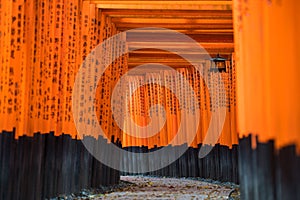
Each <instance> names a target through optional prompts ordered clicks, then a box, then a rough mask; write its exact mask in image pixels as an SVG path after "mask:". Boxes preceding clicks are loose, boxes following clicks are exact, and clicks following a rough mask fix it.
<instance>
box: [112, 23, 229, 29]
mask: <svg viewBox="0 0 300 200" xmlns="http://www.w3.org/2000/svg"><path fill="white" fill-rule="evenodd" d="M148 26H149V24H145V23H120V24H116V27H117V28H118V30H120V29H124V28H127V29H133V28H144V27H148ZM150 26H151V27H160V28H169V29H187V30H188V29H190V30H201V29H205V30H207V29H212V30H214V29H230V30H233V24H193V23H190V24H166V23H153V24H150Z"/></svg>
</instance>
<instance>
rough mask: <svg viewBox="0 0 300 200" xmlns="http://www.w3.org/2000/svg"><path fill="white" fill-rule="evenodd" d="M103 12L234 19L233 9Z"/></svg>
mask: <svg viewBox="0 0 300 200" xmlns="http://www.w3.org/2000/svg"><path fill="white" fill-rule="evenodd" d="M101 11H102V13H103V14H105V15H108V16H110V17H131V18H140V17H148V18H158V17H163V18H172V19H174V18H187V19H189V18H192V19H195V18H196V19H232V18H233V17H232V11H231V10H223V11H215V10H149V9H147V10H136V9H126V10H124V9H102V10H101Z"/></svg>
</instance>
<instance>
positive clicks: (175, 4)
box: [90, 0, 232, 10]
mask: <svg viewBox="0 0 300 200" xmlns="http://www.w3.org/2000/svg"><path fill="white" fill-rule="evenodd" d="M90 3H95V4H97V8H101V9H152V10H157V9H158V10H161V9H164V10H232V2H231V1H102V0H91V1H90Z"/></svg>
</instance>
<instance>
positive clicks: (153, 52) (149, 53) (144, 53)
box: [129, 48, 234, 58]
mask: <svg viewBox="0 0 300 200" xmlns="http://www.w3.org/2000/svg"><path fill="white" fill-rule="evenodd" d="M205 50H206V51H201V52H199V51H187V50H178V51H175V52H176V53H177V54H179V55H184V56H190V55H195V56H197V55H201V54H207V53H208V54H210V55H216V54H218V53H219V54H220V55H221V56H223V55H225V54H226V55H227V54H232V53H233V52H234V49H217V48H215V49H205ZM174 55H175V53H174V52H169V51H164V50H160V49H139V50H135V51H131V52H130V53H129V57H166V58H168V57H172V56H174Z"/></svg>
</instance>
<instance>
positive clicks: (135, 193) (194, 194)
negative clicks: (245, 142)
mask: <svg viewBox="0 0 300 200" xmlns="http://www.w3.org/2000/svg"><path fill="white" fill-rule="evenodd" d="M121 180H123V181H127V182H131V183H133V184H131V185H129V186H128V187H125V188H120V189H118V190H116V191H114V192H112V193H108V194H102V195H99V196H98V195H97V197H95V198H93V199H99V200H100V199H106V200H111V199H124V200H125V199H128V200H133V199H136V200H139V199H141V200H146V199H159V200H167V199H176V200H177V199H178V200H181V199H229V194H230V192H232V191H233V190H234V189H233V188H232V187H230V186H227V185H219V184H213V183H208V182H203V181H197V180H190V179H184V178H181V179H177V178H156V177H143V176H122V177H121Z"/></svg>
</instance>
